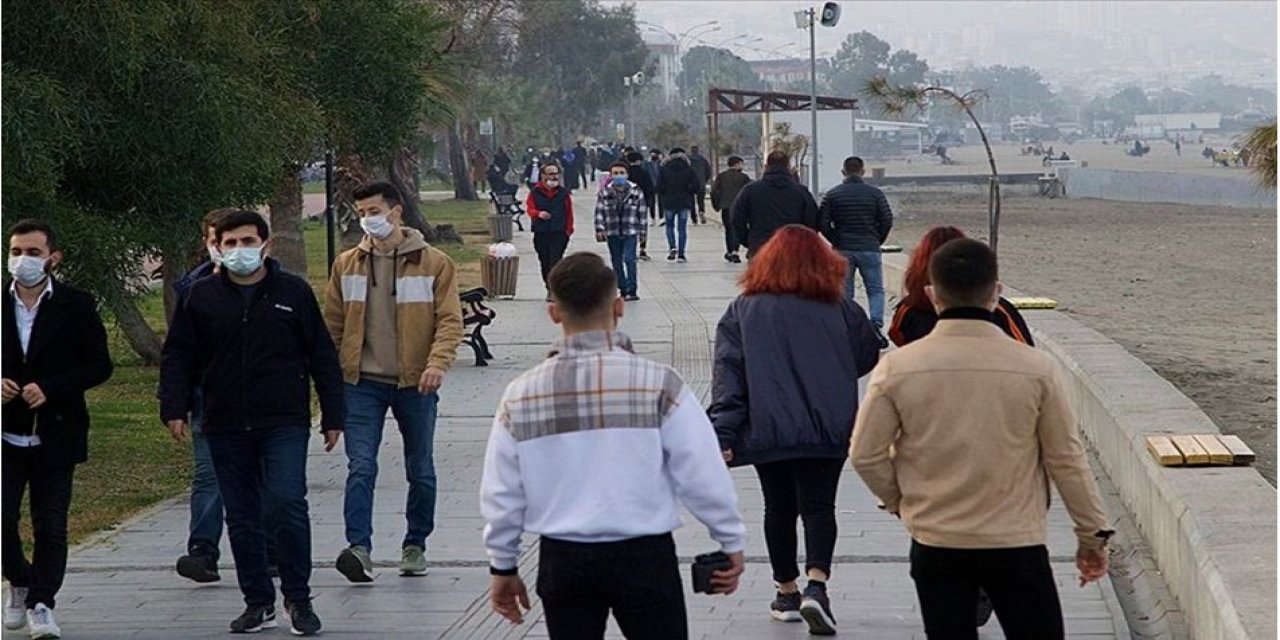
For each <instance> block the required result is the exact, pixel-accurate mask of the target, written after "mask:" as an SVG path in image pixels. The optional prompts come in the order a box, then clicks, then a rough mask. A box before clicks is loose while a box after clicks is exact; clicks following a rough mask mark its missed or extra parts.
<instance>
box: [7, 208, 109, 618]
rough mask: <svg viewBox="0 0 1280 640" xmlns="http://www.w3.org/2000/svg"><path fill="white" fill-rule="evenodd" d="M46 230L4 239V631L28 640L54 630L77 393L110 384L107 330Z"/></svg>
mask: <svg viewBox="0 0 1280 640" xmlns="http://www.w3.org/2000/svg"><path fill="white" fill-rule="evenodd" d="M61 261H62V252H61V251H60V249H59V246H58V241H57V238H56V236H55V235H54V233H53V229H52V228H51V227H50V226H49V225H48V224H46V223H44V222H41V221H38V220H21V221H19V222H18V223H17V224H15V225H14V226H13V228H12V229H11V230H10V232H9V265H8V266H9V273H10V275H11V276H12V280H11V281H10V282H9V283H7V285H6V288H7V289H8V290H9V295H7V296H5V302H4V318H3V321H4V339H3V352H4V353H3V358H4V364H3V378H4V379H3V401H4V409H3V417H4V419H3V429H4V444H3V447H4V454H3V460H2V461H0V466H2V467H3V475H4V478H3V481H4V500H3V502H4V509H3V511H4V515H3V518H4V539H3V553H4V558H3V564H4V577H5V579H6V580H8V581H9V593H8V598H7V599H6V602H5V609H4V626H5V628H7V629H20V628H22V627H23V626H27V625H29V626H30V631H31V637H33V638H56V637H58V636H59V634H60V633H61V631H60V630H59V629H58V624H57V622H55V621H54V618H53V608H54V605H55V602H54V600H55V598H56V596H57V594H58V590H59V589H60V588H61V587H62V579H63V576H64V575H65V574H66V570H67V513H68V511H69V510H70V508H71V481H72V476H73V474H74V472H75V466H76V465H77V464H79V463H81V462H84V461H85V460H87V459H88V449H89V410H88V407H87V406H86V405H85V401H84V393H85V391H87V390H88V389H91V388H93V387H96V386H98V385H100V384H102V383H103V382H106V380H107V378H110V377H111V355H110V353H109V352H108V351H107V332H106V329H104V328H103V326H102V319H101V318H100V317H99V316H98V310H97V304H96V303H95V302H94V300H93V297H92V296H90V295H89V294H88V293H86V292H84V291H81V290H79V289H75V288H73V287H69V286H67V285H65V284H62V283H61V282H58V281H57V280H56V279H55V278H54V277H53V276H52V275H51V272H52V270H53V268H54V267H56V266H57V265H58V263H59V262H61ZM28 487H29V488H30V491H31V497H30V502H31V524H32V529H33V530H34V531H35V544H34V547H35V549H34V554H33V556H32V559H33V562H31V563H29V562H28V561H27V558H26V554H25V553H24V552H23V550H22V539H21V537H20V536H19V533H18V521H19V518H20V516H21V507H22V494H23V492H24V491H25V490H27V488H28Z"/></svg>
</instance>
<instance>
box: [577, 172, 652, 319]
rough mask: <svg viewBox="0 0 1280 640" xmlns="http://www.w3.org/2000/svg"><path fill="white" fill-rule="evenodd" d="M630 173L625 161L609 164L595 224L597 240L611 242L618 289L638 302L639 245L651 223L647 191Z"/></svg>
mask: <svg viewBox="0 0 1280 640" xmlns="http://www.w3.org/2000/svg"><path fill="white" fill-rule="evenodd" d="M628 173H629V170H628V167H627V165H626V164H624V163H622V162H615V163H613V165H612V166H610V167H609V185H608V186H607V187H604V188H602V189H601V190H600V193H599V194H597V195H596V215H595V226H596V242H607V243H608V246H609V258H610V261H611V262H612V264H613V272H614V274H616V276H617V279H618V291H619V292H620V293H621V294H622V297H623V298H624V299H625V300H627V301H636V300H639V299H640V296H639V295H637V293H638V291H639V282H638V279H637V278H638V276H637V274H636V248H637V246H639V244H640V243H642V242H646V241H647V240H648V237H649V226H648V225H646V224H645V223H644V208H645V207H644V193H643V192H641V191H640V187H639V185H637V184H636V183H634V182H632V181H630V180H628V179H627V175H628ZM553 295H554V294H553Z"/></svg>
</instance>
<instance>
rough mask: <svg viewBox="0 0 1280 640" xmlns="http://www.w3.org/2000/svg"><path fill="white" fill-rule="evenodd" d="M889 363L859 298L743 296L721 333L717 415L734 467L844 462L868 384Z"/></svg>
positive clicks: (714, 393) (714, 397)
mask: <svg viewBox="0 0 1280 640" xmlns="http://www.w3.org/2000/svg"><path fill="white" fill-rule="evenodd" d="M879 358H880V345H879V342H878V339H877V338H876V333H875V329H874V328H872V326H871V321H870V320H868V319H867V316H866V314H865V313H863V312H862V309H861V308H860V307H858V305H857V304H855V303H853V302H852V301H850V300H847V299H846V300H841V301H840V302H838V303H832V302H820V301H816V300H806V299H803V298H799V297H796V296H793V295H776V294H755V295H744V296H739V297H738V298H737V299H736V300H734V301H733V303H732V304H730V305H729V309H728V310H727V311H725V314H724V317H722V318H721V319H720V324H719V325H718V326H717V327H716V346H715V365H714V369H713V373H712V383H711V409H710V411H709V413H710V415H711V421H712V423H713V424H714V425H715V429H716V435H717V437H718V438H719V440H720V448H721V449H725V450H732V451H733V460H732V461H730V463H729V464H730V465H735V466H736V465H744V464H759V463H765V462H775V461H778V460H788V459H793V458H844V457H845V456H846V455H848V453H849V438H850V436H851V435H852V434H853V420H854V417H855V415H856V414H857V412H858V378H859V377H861V376H863V375H865V374H866V373H867V372H869V371H871V369H872V367H874V366H875V365H876V362H877V361H878V360H879Z"/></svg>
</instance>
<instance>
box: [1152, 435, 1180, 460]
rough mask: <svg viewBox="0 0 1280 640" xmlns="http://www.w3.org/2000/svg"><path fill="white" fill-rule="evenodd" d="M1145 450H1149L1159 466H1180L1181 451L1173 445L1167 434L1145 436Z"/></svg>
mask: <svg viewBox="0 0 1280 640" xmlns="http://www.w3.org/2000/svg"><path fill="white" fill-rule="evenodd" d="M1147 451H1150V452H1151V455H1152V456H1154V457H1155V459H1156V462H1159V463H1160V465H1161V466H1165V467H1180V466H1182V452H1181V451H1178V448H1177V447H1175V446H1173V441H1171V440H1169V438H1168V437H1167V436H1147Z"/></svg>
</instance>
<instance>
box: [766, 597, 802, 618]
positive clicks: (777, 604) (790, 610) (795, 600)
mask: <svg viewBox="0 0 1280 640" xmlns="http://www.w3.org/2000/svg"><path fill="white" fill-rule="evenodd" d="M769 616H770V617H771V618H773V619H774V620H777V621H779V622H800V621H801V620H804V618H802V617H801V616H800V592H799V591H792V592H791V593H783V592H781V591H779V592H778V595H777V597H776V598H774V599H773V602H770V603H769Z"/></svg>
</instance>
